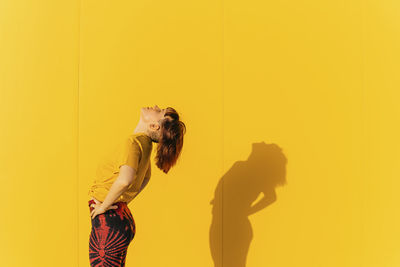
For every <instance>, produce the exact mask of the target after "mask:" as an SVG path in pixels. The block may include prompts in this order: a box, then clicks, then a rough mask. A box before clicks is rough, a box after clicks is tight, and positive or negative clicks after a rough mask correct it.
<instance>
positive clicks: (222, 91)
mask: <svg viewBox="0 0 400 267" xmlns="http://www.w3.org/2000/svg"><path fill="white" fill-rule="evenodd" d="M221 11H222V41H221V44H222V45H221V48H222V52H221V54H222V58H221V66H222V75H221V76H222V80H221V99H222V104H221V107H222V123H221V124H222V142H221V143H222V153H221V155H222V173H221V175H222V176H223V172H224V136H225V134H224V111H225V108H224V85H225V83H224V78H225V77H224V71H225V65H224V64H225V61H224V58H225V53H224V46H225V43H224V39H225V17H224V13H225V6H224V0H221ZM224 180H225V179H222V193H221V194H222V196H221V199H222V200H221V202H222V205H221V212H222V216H221V225H222V227H221V250H222V251H221V265H222V267H224Z"/></svg>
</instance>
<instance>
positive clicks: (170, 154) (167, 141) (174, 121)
mask: <svg viewBox="0 0 400 267" xmlns="http://www.w3.org/2000/svg"><path fill="white" fill-rule="evenodd" d="M160 125H161V129H160V130H161V131H160V135H159V139H158V142H157V143H158V146H157V154H156V156H155V160H156V166H157V167H158V168H159V169H160V170H162V171H163V172H164V173H168V171H169V169H171V167H172V166H174V165H175V164H176V162H177V160H178V157H179V155H180V153H181V151H182V146H183V135H184V134H185V133H186V126H185V124H184V123H183V122H182V121H180V120H179V114H178V112H176V110H175V109H174V108H172V107H167V108H166V112H165V115H164V118H163V119H161V121H160Z"/></svg>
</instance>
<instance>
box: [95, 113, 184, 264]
mask: <svg viewBox="0 0 400 267" xmlns="http://www.w3.org/2000/svg"><path fill="white" fill-rule="evenodd" d="M185 132H186V127H185V124H184V123H183V122H182V121H180V120H179V115H178V113H177V112H176V110H175V109H174V108H171V107H167V108H165V109H160V108H159V107H158V106H157V105H155V106H154V107H151V108H150V107H143V108H141V110H140V119H139V122H138V124H137V126H136V128H135V130H134V132H133V133H132V134H130V135H128V136H127V137H126V138H124V140H123V141H122V142H120V143H119V144H118V146H117V147H116V148H115V149H114V150H113V153H111V154H110V155H107V157H106V158H104V160H103V161H102V162H101V163H100V164H99V165H98V169H97V172H96V177H95V179H94V182H93V184H92V185H91V187H90V190H89V193H88V195H89V209H90V216H91V223H92V229H91V232H90V238H89V260H90V266H92V267H93V266H112V267H114V266H115V267H123V266H125V259H126V253H127V249H128V245H129V244H130V242H131V241H132V240H133V237H134V236H135V221H134V219H133V216H132V213H131V212H130V210H129V208H128V206H127V204H128V203H129V202H131V201H132V200H133V199H134V198H135V197H136V196H137V195H138V194H139V193H140V192H141V191H142V190H143V188H144V187H145V186H146V185H147V183H148V182H149V179H150V176H151V161H150V156H151V152H152V148H153V142H154V143H157V144H158V145H157V154H156V156H155V160H156V162H155V163H156V166H157V167H158V168H159V169H161V170H162V171H163V172H164V173H168V171H169V169H170V168H171V167H172V166H174V165H175V163H176V161H177V159H178V157H179V155H180V152H181V150H182V146H183V135H184V134H185Z"/></svg>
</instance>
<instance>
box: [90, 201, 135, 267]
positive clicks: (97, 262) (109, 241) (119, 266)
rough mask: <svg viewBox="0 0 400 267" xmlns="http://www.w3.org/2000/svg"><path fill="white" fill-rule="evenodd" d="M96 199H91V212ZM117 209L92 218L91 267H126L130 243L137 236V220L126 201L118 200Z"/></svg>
mask: <svg viewBox="0 0 400 267" xmlns="http://www.w3.org/2000/svg"><path fill="white" fill-rule="evenodd" d="M93 203H95V202H94V200H89V209H90V212H91V211H92V210H93V207H90V205H91V204H93ZM113 205H118V208H117V209H109V210H107V211H105V212H104V213H102V214H98V215H96V217H95V218H94V219H92V230H91V233H90V239H89V260H90V266H91V267H94V266H95V267H100V266H101V267H124V266H125V258H126V252H127V249H128V245H129V243H130V242H131V241H132V240H133V237H134V236H135V221H134V219H133V216H132V214H131V212H130V210H129V208H128V206H127V204H126V202H116V203H114V204H113Z"/></svg>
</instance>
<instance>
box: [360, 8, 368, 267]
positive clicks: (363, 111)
mask: <svg viewBox="0 0 400 267" xmlns="http://www.w3.org/2000/svg"><path fill="white" fill-rule="evenodd" d="M365 4H366V3H365V1H360V13H361V15H360V17H361V35H360V51H361V64H360V65H361V66H360V72H361V120H362V124H361V125H362V126H361V127H362V133H361V134H362V135H363V136H362V137H363V138H362V140H363V144H362V153H361V155H362V159H361V170H362V171H361V175H362V177H366V176H365V175H364V174H365V168H364V167H365V162H366V160H365V155H366V148H365V143H368V142H365V141H366V140H367V138H368V137H367V136H366V121H365V116H366V108H365V107H366V106H365V61H366V55H365V46H364V38H365V32H364V31H365V29H366V18H365V10H364V9H365ZM362 184H363V185H364V188H363V190H362V192H363V194H362V212H361V222H362V223H361V224H362V225H360V227H361V235H362V238H364V237H365V235H364V234H365V232H366V231H365V220H364V219H365V206H366V203H365V202H366V190H367V186H366V183H365V182H364V183H362ZM362 244H363V245H364V242H362ZM364 251H365V246H363V247H362V248H361V253H364ZM362 259H364V257H362ZM362 265H364V262H363V263H362Z"/></svg>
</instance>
